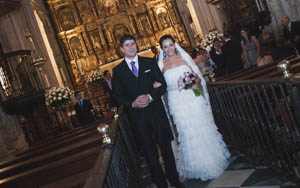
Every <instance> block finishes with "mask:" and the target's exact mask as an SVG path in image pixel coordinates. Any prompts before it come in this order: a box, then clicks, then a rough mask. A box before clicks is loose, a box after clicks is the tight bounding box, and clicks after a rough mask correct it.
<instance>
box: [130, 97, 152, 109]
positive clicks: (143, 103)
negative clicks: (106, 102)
mask: <svg viewBox="0 0 300 188" xmlns="http://www.w3.org/2000/svg"><path fill="white" fill-rule="evenodd" d="M149 102H150V98H149V96H148V95H140V96H138V97H137V98H136V99H135V100H134V101H133V103H132V107H133V108H145V107H147V106H148V105H149Z"/></svg>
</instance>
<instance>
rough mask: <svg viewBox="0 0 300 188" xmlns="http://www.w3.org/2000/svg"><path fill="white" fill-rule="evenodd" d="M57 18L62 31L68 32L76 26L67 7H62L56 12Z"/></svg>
mask: <svg viewBox="0 0 300 188" xmlns="http://www.w3.org/2000/svg"><path fill="white" fill-rule="evenodd" d="M58 18H59V21H60V23H61V26H62V29H63V30H69V29H72V28H74V27H75V26H76V24H75V20H74V17H73V16H72V12H71V10H70V8H69V7H66V6H63V7H61V8H60V9H59V10H58Z"/></svg>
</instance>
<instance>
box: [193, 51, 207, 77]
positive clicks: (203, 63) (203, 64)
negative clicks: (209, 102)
mask: <svg viewBox="0 0 300 188" xmlns="http://www.w3.org/2000/svg"><path fill="white" fill-rule="evenodd" d="M195 63H196V62H195ZM196 64H197V66H198V68H199V69H200V71H201V73H202V74H203V77H204V78H205V80H206V81H208V80H209V73H210V57H209V55H208V54H207V52H206V50H205V49H203V48H199V49H198V58H197V63H196Z"/></svg>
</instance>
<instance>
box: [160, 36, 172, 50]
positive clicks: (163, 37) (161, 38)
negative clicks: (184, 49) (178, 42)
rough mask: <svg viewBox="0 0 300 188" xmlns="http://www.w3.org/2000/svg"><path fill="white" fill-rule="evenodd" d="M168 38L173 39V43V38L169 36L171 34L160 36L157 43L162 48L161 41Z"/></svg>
mask: <svg viewBox="0 0 300 188" xmlns="http://www.w3.org/2000/svg"><path fill="white" fill-rule="evenodd" d="M167 39H170V40H171V41H173V42H174V43H175V39H174V38H173V37H172V36H171V35H164V36H162V37H160V39H159V45H160V47H161V48H162V43H163V42H164V40H167Z"/></svg>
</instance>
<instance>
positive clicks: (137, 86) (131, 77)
mask: <svg viewBox="0 0 300 188" xmlns="http://www.w3.org/2000/svg"><path fill="white" fill-rule="evenodd" d="M120 48H121V51H122V52H123V53H124V55H125V59H124V60H123V62H121V63H120V64H119V65H118V66H116V67H115V68H114V69H113V79H112V86H113V95H114V97H115V99H116V100H117V101H118V102H119V103H120V104H122V105H124V106H125V108H127V111H128V114H129V116H130V119H131V121H132V126H133V131H134V134H135V137H136V142H137V143H138V144H139V146H140V147H141V149H142V151H143V153H144V156H145V159H146V161H147V163H148V167H149V169H150V172H151V177H152V180H153V182H154V183H155V184H156V185H157V187H158V188H167V187H168V184H167V181H166V179H165V175H164V173H163V170H162V168H161V166H160V164H159V156H158V151H157V147H156V143H157V144H158V145H159V147H160V150H161V153H162V157H163V159H164V164H165V171H166V176H167V178H168V180H169V182H170V184H171V185H173V186H175V187H176V188H184V186H183V184H182V183H180V181H179V178H178V173H177V170H176V165H175V159H174V156H173V152H172V148H171V143H170V141H171V139H172V138H173V137H172V132H171V129H170V125H169V122H168V118H167V115H166V112H165V109H164V106H163V104H162V101H161V96H162V95H163V94H164V93H165V91H166V82H165V80H164V78H163V75H162V73H161V72H160V70H159V68H158V66H157V64H156V63H155V62H154V61H153V59H151V58H146V57H140V56H137V45H136V40H135V38H134V37H133V36H131V35H124V36H123V37H122V38H121V40H120ZM155 81H157V82H160V83H161V87H158V88H153V83H154V82H155Z"/></svg>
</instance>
